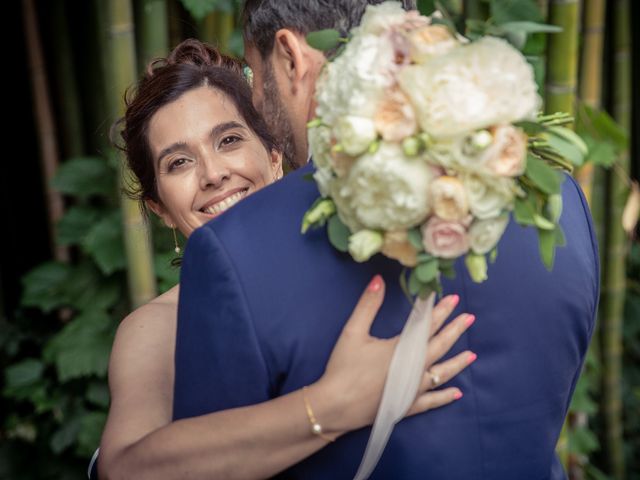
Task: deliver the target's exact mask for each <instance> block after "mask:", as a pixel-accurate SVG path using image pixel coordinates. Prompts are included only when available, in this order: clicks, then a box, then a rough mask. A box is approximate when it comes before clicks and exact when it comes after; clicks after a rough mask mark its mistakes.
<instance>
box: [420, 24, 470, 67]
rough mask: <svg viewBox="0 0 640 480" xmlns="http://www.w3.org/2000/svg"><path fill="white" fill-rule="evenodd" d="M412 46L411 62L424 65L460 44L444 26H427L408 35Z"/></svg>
mask: <svg viewBox="0 0 640 480" xmlns="http://www.w3.org/2000/svg"><path fill="white" fill-rule="evenodd" d="M407 36H408V39H409V43H410V45H411V53H410V55H411V60H413V61H414V62H417V63H422V62H425V61H426V60H428V59H429V58H430V57H433V56H436V55H442V54H445V53H447V52H448V51H450V50H452V49H453V48H456V47H458V46H459V45H460V43H459V42H458V41H457V40H456V39H455V38H454V37H453V36H452V35H451V32H450V31H449V29H448V28H447V27H445V26H444V25H427V26H424V27H422V28H416V29H413V30H411V31H410V32H409V33H408V34H407Z"/></svg>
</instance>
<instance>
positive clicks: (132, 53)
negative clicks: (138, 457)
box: [0, 0, 640, 479]
mask: <svg viewBox="0 0 640 480" xmlns="http://www.w3.org/2000/svg"><path fill="white" fill-rule="evenodd" d="M418 7H419V8H420V9H421V11H422V12H423V13H427V14H429V13H431V12H432V11H433V9H434V8H435V7H439V8H440V9H441V10H443V11H445V12H446V13H447V17H448V18H449V20H450V21H451V22H452V23H454V24H455V25H456V27H457V28H459V29H460V30H461V31H464V32H465V33H466V34H468V35H470V36H473V35H477V34H485V33H490V34H494V35H500V36H503V37H506V38H507V39H508V40H509V41H511V42H512V43H513V44H514V45H516V46H518V47H519V48H521V49H522V50H523V52H524V53H525V54H526V55H527V58H528V59H529V61H530V62H531V63H532V65H533V66H534V68H535V71H536V78H537V79H538V83H539V85H540V89H541V93H542V94H543V97H544V99H545V109H546V111H547V112H554V111H556V110H564V111H569V112H572V114H573V115H575V118H576V121H575V123H574V126H575V129H576V131H577V132H578V133H579V134H580V135H582V137H583V138H584V139H585V141H586V142H587V145H588V147H589V155H588V162H587V163H586V164H585V165H583V166H581V167H580V168H577V169H576V171H575V175H576V177H577V178H578V179H579V181H580V183H581V185H582V186H583V189H584V191H585V193H586V195H587V197H588V199H589V202H590V206H591V209H592V212H593V216H594V222H595V225H596V229H597V233H598V238H599V242H600V254H601V259H602V272H601V273H602V295H601V299H600V313H599V319H598V328H597V331H596V333H595V337H594V340H593V342H592V345H591V348H590V351H589V356H588V360H587V364H586V366H585V371H584V373H583V375H582V377H581V380H580V383H579V384H578V387H577V390H576V394H575V396H574V401H573V404H572V407H571V412H570V414H569V417H568V419H567V422H566V424H565V428H564V430H563V433H562V436H561V439H560V442H559V444H558V450H559V452H560V453H561V455H562V458H563V461H564V463H565V466H566V468H567V470H568V472H569V476H570V478H571V479H583V478H587V479H605V478H611V479H622V478H628V479H640V244H639V243H638V240H637V238H638V237H637V233H638V232H637V227H636V226H635V224H634V221H635V220H637V213H636V214H635V215H634V214H633V211H632V209H633V204H634V202H636V203H637V202H640V199H639V198H638V196H640V193H638V187H637V182H636V183H634V181H633V179H638V178H639V177H640V161H639V155H640V153H639V144H638V139H639V138H640V135H639V134H638V133H639V127H638V125H639V121H640V100H639V98H640V95H639V94H638V89H635V90H634V89H633V88H632V86H634V85H637V84H640V75H639V74H638V64H639V57H640V34H639V31H638V29H633V28H631V27H632V22H633V19H634V18H640V5H639V4H638V2H636V1H632V0H441V1H434V0H420V1H418ZM5 8H8V10H9V11H8V13H6V17H5V19H6V20H7V23H8V28H9V31H10V32H11V33H12V35H11V42H10V43H8V44H7V46H6V48H5V50H6V53H7V55H8V57H7V58H9V59H10V61H9V62H7V67H8V68H6V69H5V75H4V76H5V79H6V80H7V81H9V82H10V83H9V87H10V95H11V96H12V97H15V98H12V99H7V103H5V105H9V104H11V107H10V109H8V111H7V112H6V113H7V119H6V122H5V124H6V125H7V127H5V131H6V132H7V133H11V136H10V137H8V138H7V139H6V140H5V144H7V145H9V147H10V153H9V154H5V160H4V162H3V169H2V176H1V177H0V194H1V195H2V201H1V202H0V208H1V209H2V215H1V217H0V218H2V220H3V234H2V235H1V238H2V239H1V242H2V244H1V247H0V249H1V250H0V251H2V252H3V255H2V263H1V264H0V364H1V365H2V371H3V375H2V377H1V378H0V412H2V413H1V417H0V478H6V479H78V478H83V477H84V476H85V475H86V474H85V470H86V466H87V462H88V459H89V458H90V457H91V455H92V454H93V451H94V449H95V448H96V447H97V445H98V443H99V439H100V434H101V431H102V427H103V424H104V421H105V417H106V409H107V407H108V404H109V394H108V388H107V383H106V369H107V361H108V355H109V351H110V347H111V342H112V340H113V335H114V332H115V329H116V327H117V325H118V322H119V321H120V320H121V319H122V318H123V317H124V316H125V315H126V314H127V313H128V312H129V311H131V310H132V309H133V308H134V307H136V306H138V305H141V304H142V303H145V302H146V301H148V300H149V299H151V298H152V297H154V296H155V295H156V294H157V293H158V292H161V291H164V290H166V289H168V288H169V287H170V286H172V285H174V284H175V283H176V282H177V279H178V270H177V269H176V268H174V267H172V266H171V260H172V259H173V258H174V256H175V254H174V252H173V239H172V238H171V236H170V233H169V232H167V230H166V229H163V228H161V227H160V225H159V224H157V223H156V222H155V221H154V220H151V221H149V222H146V221H145V220H144V219H143V217H142V216H141V214H140V210H139V209H138V206H137V205H136V204H135V203H134V202H132V201H131V200H129V199H127V198H126V197H124V196H123V195H121V186H122V184H123V182H127V181H129V177H128V172H126V171H123V170H122V164H121V159H120V157H119V155H118V154H117V153H116V151H115V150H114V149H113V148H112V146H110V144H109V141H108V131H109V127H110V125H111V124H112V122H113V121H114V120H115V119H116V118H117V117H118V116H119V115H120V114H121V113H122V108H123V102H122V99H123V93H124V91H125V89H126V88H127V87H128V86H130V85H132V84H133V83H134V82H135V81H136V79H137V78H138V76H139V74H140V72H142V71H143V69H144V67H145V65H146V64H147V63H148V62H149V61H150V60H151V59H152V58H154V57H157V56H163V55H165V54H166V53H168V51H169V50H170V48H171V47H173V46H175V45H177V44H178V43H179V42H180V41H181V40H183V39H185V38H189V37H197V38H199V39H201V40H204V41H207V42H210V43H212V44H214V45H217V46H218V47H219V48H220V49H222V50H223V51H225V52H227V53H230V54H233V55H237V56H242V35H241V32H240V30H239V27H238V25H239V18H238V17H239V11H240V8H241V0H22V1H21V2H15V1H14V2H8V3H7V4H6V5H5ZM532 22H534V23H535V22H537V23H548V24H553V25H558V26H561V27H562V32H561V33H554V34H546V33H542V32H539V31H538V29H537V28H536V27H535V26H534V25H533V23H532ZM10 55H13V56H14V57H15V58H13V57H11V56H10ZM11 60H13V61H11ZM634 65H635V67H634ZM16 128H17V129H19V132H20V133H13V131H14V130H15V129H16ZM567 153H570V152H567ZM633 191H635V192H636V193H635V196H634V195H632V192H633ZM634 199H635V200H634ZM625 208H626V210H625ZM624 212H626V213H624ZM623 217H624V219H625V221H624V222H623ZM522 441H523V442H524V443H526V442H527V439H526V438H523V439H522Z"/></svg>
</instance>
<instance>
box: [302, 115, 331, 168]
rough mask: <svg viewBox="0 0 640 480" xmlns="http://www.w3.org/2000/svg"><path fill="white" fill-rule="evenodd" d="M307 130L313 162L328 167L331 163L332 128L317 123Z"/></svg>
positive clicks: (321, 166)
mask: <svg viewBox="0 0 640 480" xmlns="http://www.w3.org/2000/svg"><path fill="white" fill-rule="evenodd" d="M307 132H308V133H307V138H308V141H309V148H310V149H311V155H312V157H313V163H314V164H315V166H316V167H318V168H328V167H329V166H330V165H331V155H330V154H331V129H330V128H329V127H327V126H326V125H317V126H315V127H312V128H309V129H308V130H307Z"/></svg>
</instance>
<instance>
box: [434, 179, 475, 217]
mask: <svg viewBox="0 0 640 480" xmlns="http://www.w3.org/2000/svg"><path fill="white" fill-rule="evenodd" d="M429 191H430V201H431V206H432V209H433V212H434V213H435V214H436V215H437V216H438V217H440V218H442V219H443V220H450V221H461V220H462V219H464V218H466V217H467V216H468V215H469V201H468V199H467V193H466V191H465V189H464V186H463V185H462V182H461V181H460V180H458V179H457V178H455V177H449V176H446V175H443V176H441V177H438V178H436V179H435V180H434V181H433V182H431V185H430V186H429Z"/></svg>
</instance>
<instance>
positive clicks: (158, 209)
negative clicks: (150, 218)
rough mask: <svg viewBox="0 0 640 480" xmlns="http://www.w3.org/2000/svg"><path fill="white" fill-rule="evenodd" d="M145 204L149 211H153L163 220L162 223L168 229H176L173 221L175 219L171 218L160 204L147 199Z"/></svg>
mask: <svg viewBox="0 0 640 480" xmlns="http://www.w3.org/2000/svg"><path fill="white" fill-rule="evenodd" d="M144 203H145V205H146V206H147V208H148V209H149V210H151V211H152V212H153V213H155V214H156V215H157V216H159V217H160V218H161V219H162V221H163V222H164V224H165V225H166V226H167V227H169V228H176V223H175V222H174V221H173V218H171V215H169V212H167V211H166V210H165V208H164V207H163V206H162V205H161V204H160V203H159V202H156V201H154V200H151V199H149V198H147V199H146V200H145V201H144Z"/></svg>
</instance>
